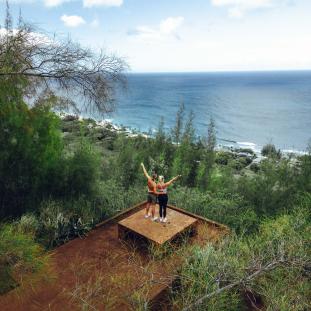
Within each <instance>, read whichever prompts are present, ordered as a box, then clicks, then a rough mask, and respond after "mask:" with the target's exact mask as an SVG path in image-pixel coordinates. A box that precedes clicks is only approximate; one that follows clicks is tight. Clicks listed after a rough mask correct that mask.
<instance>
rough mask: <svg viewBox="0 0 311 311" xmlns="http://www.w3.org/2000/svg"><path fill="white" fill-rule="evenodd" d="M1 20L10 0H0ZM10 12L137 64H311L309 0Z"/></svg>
mask: <svg viewBox="0 0 311 311" xmlns="http://www.w3.org/2000/svg"><path fill="white" fill-rule="evenodd" d="M0 1H1V2H0V24H2V25H3V19H4V15H5V2H4V0H0ZM9 4H10V7H11V11H12V15H13V16H15V18H17V17H18V12H19V10H20V9H21V12H22V16H23V18H24V20H26V21H28V22H31V23H33V24H35V25H36V26H37V27H38V29H41V30H43V31H44V32H46V33H48V34H50V35H52V34H54V33H56V34H57V35H58V36H60V37H61V36H68V35H69V36H70V37H71V38H72V39H74V40H76V41H79V42H80V43H81V44H82V45H83V46H86V47H91V48H92V49H94V50H96V51H97V50H100V49H102V48H103V49H104V50H105V51H107V53H115V54H116V55H118V56H120V57H123V58H124V59H125V60H126V61H127V63H128V64H129V66H130V70H131V72H206V71H249V70H250V71H252V70H309V69H311V0H10V1H9Z"/></svg>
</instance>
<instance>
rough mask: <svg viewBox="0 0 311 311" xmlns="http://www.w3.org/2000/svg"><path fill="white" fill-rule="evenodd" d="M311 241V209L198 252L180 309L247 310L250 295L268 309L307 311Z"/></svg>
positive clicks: (186, 274) (187, 271) (187, 269)
mask: <svg viewBox="0 0 311 311" xmlns="http://www.w3.org/2000/svg"><path fill="white" fill-rule="evenodd" d="M310 238H311V232H310V210H308V209H306V208H304V207H302V208H298V209H296V210H295V211H294V212H293V213H292V214H287V215H282V216H279V217H277V218H276V219H275V220H272V219H270V220H266V221H264V222H263V223H262V224H261V225H260V228H259V233H258V234H257V235H252V236H236V235H232V236H229V237H227V238H226V239H224V240H223V241H221V242H220V243H219V244H218V245H216V246H215V245H207V246H206V247H204V248H203V249H201V248H197V249H196V250H195V251H194V253H193V255H192V256H191V257H190V258H189V259H188V260H187V262H186V264H185V266H184V267H183V269H182V271H181V294H180V295H178V296H177V298H176V297H175V299H176V300H175V304H176V305H178V306H180V308H181V309H182V308H184V310H190V309H192V310H207V309H208V310H237V309H239V310H243V306H244V305H245V299H247V296H246V295H248V296H251V297H252V299H248V300H249V301H248V302H249V303H253V304H255V305H256V304H257V306H258V305H260V304H263V305H264V306H265V307H266V309H267V310H275V306H278V310H284V311H285V310H295V311H298V310H301V311H303V310H307V309H308V307H310V305H309V300H308V297H310V295H309V294H310V293H311V286H310V277H311V275H310V270H309V269H310V264H311V262H310V244H308V241H310ZM308 293H309V294H308ZM202 297H203V299H201V298H202ZM255 297H257V300H256V299H255ZM200 299H201V300H200ZM188 306H191V307H189V308H188Z"/></svg>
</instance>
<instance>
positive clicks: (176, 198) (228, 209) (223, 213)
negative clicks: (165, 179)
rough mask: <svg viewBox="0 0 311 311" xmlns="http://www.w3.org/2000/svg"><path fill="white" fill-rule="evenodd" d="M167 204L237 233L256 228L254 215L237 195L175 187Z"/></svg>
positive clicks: (256, 220)
mask: <svg viewBox="0 0 311 311" xmlns="http://www.w3.org/2000/svg"><path fill="white" fill-rule="evenodd" d="M169 203H171V204H174V205H176V206H178V207H181V208H184V209H186V210H189V211H190V212H192V213H195V214H198V215H201V216H203V217H206V218H209V219H212V220H214V221H217V222H220V223H222V224H226V225H228V226H229V227H230V228H231V229H235V230H236V231H237V232H252V231H254V230H256V228H257V226H258V224H257V223H258V219H257V215H256V213H255V212H254V211H253V210H252V209H251V208H250V207H249V206H248V205H246V203H245V202H244V201H243V198H242V197H240V196H238V195H231V194H225V193H221V192H218V193H215V194H212V193H204V192H201V191H199V190H197V189H189V188H186V187H177V188H175V189H174V190H172V191H171V193H170V202H169Z"/></svg>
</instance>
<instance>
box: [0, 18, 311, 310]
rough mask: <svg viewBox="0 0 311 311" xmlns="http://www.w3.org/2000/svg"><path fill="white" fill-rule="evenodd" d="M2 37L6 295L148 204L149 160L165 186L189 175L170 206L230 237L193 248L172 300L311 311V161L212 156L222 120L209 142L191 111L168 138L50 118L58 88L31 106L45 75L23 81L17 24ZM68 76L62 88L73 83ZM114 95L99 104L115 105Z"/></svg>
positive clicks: (0, 158)
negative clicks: (53, 251)
mask: <svg viewBox="0 0 311 311" xmlns="http://www.w3.org/2000/svg"><path fill="white" fill-rule="evenodd" d="M6 29H7V30H8V33H9V35H8V36H7V37H6V39H7V41H5V42H4V41H3V42H4V43H3V46H2V45H1V48H3V51H4V52H3V53H0V64H2V66H1V67H0V133H1V134H0V146H1V148H0V176H1V179H0V220H1V222H2V225H1V227H0V280H1V281H0V293H4V292H6V291H8V290H9V289H11V288H13V287H15V286H17V284H18V283H19V282H20V280H21V279H23V278H24V275H30V274H33V273H34V272H39V271H42V270H44V269H47V266H48V256H46V255H45V254H46V253H44V251H43V249H44V248H46V249H50V248H53V247H55V246H57V245H60V244H62V243H65V242H66V241H68V240H69V239H72V238H74V237H77V236H83V235H84V234H85V233H86V232H87V231H89V230H90V229H92V228H93V227H94V226H95V224H97V223H99V222H100V221H102V220H104V219H106V218H108V217H110V216H112V215H114V214H116V213H117V212H119V211H121V210H122V209H125V208H127V207H129V206H131V205H133V204H135V203H137V202H139V201H142V200H144V198H145V193H144V189H145V187H146V185H145V182H146V181H145V178H144V176H143V174H142V172H141V170H140V166H139V164H140V163H141V162H144V163H145V164H146V167H148V168H149V169H150V171H151V170H156V171H157V172H158V173H159V174H160V173H161V174H163V175H164V176H165V177H166V178H170V177H171V176H174V175H177V174H181V175H182V178H181V180H180V181H179V182H178V183H177V184H174V185H173V186H172V189H171V190H170V203H171V204H175V205H177V206H179V207H181V208H184V209H187V210H189V211H191V212H194V213H196V214H199V215H202V216H204V217H208V218H211V219H213V220H215V221H218V222H220V223H223V224H226V225H228V226H229V227H230V228H231V231H232V232H231V234H230V235H229V236H227V237H226V238H225V239H224V240H223V241H221V242H220V243H218V244H217V245H206V246H205V247H201V248H200V249H194V250H193V252H192V255H191V256H190V257H189V259H188V260H187V262H186V264H185V266H184V267H183V268H182V269H181V271H180V277H181V281H180V283H181V284H180V290H179V292H177V293H176V292H175V293H172V297H171V298H172V301H173V304H175V305H176V306H178V308H179V309H180V308H181V309H182V308H187V306H190V307H191V308H193V309H197V310H206V309H208V310H243V308H244V309H245V308H246V305H247V304H253V305H255V306H256V308H257V307H258V308H259V307H260V305H261V304H262V305H263V306H264V307H265V308H266V309H267V310H275V309H274V306H276V305H277V306H278V310H307V309H308V301H307V297H308V296H309V295H308V294H310V259H309V258H310V248H309V247H310V246H309V244H310V243H309V244H308V243H307V242H308V241H310V206H311V154H307V155H304V156H299V157H298V156H297V157H295V158H291V157H290V158H284V157H282V155H281V153H280V152H279V151H277V150H276V148H275V146H273V145H271V144H268V145H267V146H265V147H264V148H263V151H262V154H263V155H265V156H267V157H266V158H265V159H264V160H263V161H261V162H260V163H252V161H253V159H254V157H256V155H254V153H253V152H252V151H250V150H236V151H234V152H229V151H216V150H215V148H216V138H215V123H214V121H213V120H212V119H211V120H210V123H209V126H208V128H207V129H206V137H200V138H199V137H197V136H196V133H195V129H194V120H195V116H194V114H193V112H190V114H189V115H188V116H185V112H184V107H183V104H181V106H180V108H179V110H178V111H177V115H176V123H175V126H174V127H173V129H171V130H170V131H167V132H165V131H164V128H165V127H164V121H163V119H162V120H159V127H158V131H157V133H156V135H155V136H154V137H146V136H144V135H141V134H139V133H138V134H137V135H128V134H127V132H126V131H117V130H115V129H114V128H113V126H111V125H110V126H98V125H97V123H96V122H95V121H94V120H91V119H88V120H79V119H77V118H75V117H66V118H64V119H60V118H59V117H58V116H57V115H56V114H55V112H54V111H55V107H56V106H58V104H59V102H62V103H63V101H61V100H60V98H59V97H58V96H57V95H56V94H54V93H53V92H51V90H50V89H49V90H47V92H45V93H44V96H40V97H39V99H37V100H36V101H35V103H34V104H32V105H30V103H29V102H27V100H26V98H27V96H26V95H27V94H29V91H30V89H36V92H35V93H36V94H37V93H38V92H39V89H40V88H39V87H38V86H37V85H38V83H39V82H38V80H37V79H39V81H41V80H40V79H41V78H42V77H41V76H40V75H38V74H37V73H36V72H35V73H34V74H35V77H36V78H34V79H31V78H29V77H28V76H25V75H24V74H23V72H27V70H29V68H28V69H27V68H26V69H25V68H24V66H25V64H24V63H23V62H22V61H21V62H20V63H19V62H18V61H16V60H17V59H18V58H16V54H15V53H19V50H18V49H17V47H21V46H20V45H17V46H15V45H14V44H15V43H16V42H15V41H14V38H15V37H14V35H13V33H12V31H11V30H12V26H11V24H10V17H9V16H8V17H7V23H6ZM22 30H23V31H24V30H26V31H28V33H29V29H28V28H22ZM19 35H20V36H21V37H20V39H25V37H23V36H22V35H23V33H22V32H21V33H20V34H19ZM14 42H15V43H14ZM18 42H20V41H18ZM8 43H10V44H9V46H8ZM11 43H12V44H13V45H12V46H13V47H14V48H12V46H11ZM16 44H17V43H16ZM18 44H19V43H18ZM23 44H25V42H22V46H23ZM26 47H28V46H27V45H26ZM79 49H80V48H79ZM79 51H80V50H79ZM73 55H74V54H73ZM73 55H71V56H72V57H74V56H73ZM19 56H21V57H22V59H23V55H22V54H19ZM30 59H31V58H30ZM33 61H35V60H33ZM75 62H78V60H76V59H73V62H72V64H75ZM53 64H54V65H55V63H53V62H52V63H51V64H50V65H51V66H52V68H53ZM76 64H77V63H76ZM77 66H78V65H77ZM78 67H79V66H78ZM23 68H24V69H23ZM33 68H35V67H32V69H33ZM79 68H80V67H79ZM82 69H83V68H82ZM82 69H81V68H80V70H82ZM23 70H24V71H23ZM33 70H34V69H33ZM12 71H14V72H17V73H18V74H14V75H12ZM28 72H29V71H28ZM79 72H80V71H78V73H79ZM36 74H37V75H36ZM54 78H55V79H57V77H54ZM67 78H68V79H67V80H64V81H61V83H65V82H66V83H69V82H70V79H71V78H70V76H69V77H67ZM84 78H85V77H84ZM44 81H45V80H44ZM41 82H42V81H41ZM45 82H47V81H45ZM100 82H101V80H99V83H100ZM42 83H43V82H42ZM90 83H91V82H90ZM39 85H40V86H42V84H40V83H39ZM93 86H94V85H93ZM94 87H95V86H94ZM110 87H111V86H110V85H109V87H108V90H107V92H110V91H111V88H110ZM82 89H83V87H82ZM109 94H110V93H109ZM109 94H108V95H109ZM95 95H96V92H95ZM108 95H107V94H102V96H104V97H101V98H100V99H101V100H104V101H105V100H110V99H111V98H110V95H109V96H108ZM105 96H108V97H105ZM93 100H94V103H93V104H95V106H96V105H98V104H100V102H98V101H97V99H96V97H95V98H93ZM101 107H102V106H101ZM102 108H103V107H102ZM240 153H246V154H248V155H246V156H245V154H242V155H241V154H240ZM101 281H102V280H98V282H97V281H96V282H97V283H96V284H97V285H98V286H99V287H100V282H101ZM89 291H90V288H89V287H88V286H86V287H83V286H81V287H78V288H77V293H80V295H82V296H83V295H85V296H87V297H88V296H89V295H92V293H89ZM81 293H82V294H81ZM77 295H78V294H77ZM134 296H135V295H134ZM134 296H133V300H135V301H136V302H137V304H139V303H142V301H141V297H140V295H138V294H137V295H136V296H137V297H136V296H135V297H134ZM83 297H84V296H83Z"/></svg>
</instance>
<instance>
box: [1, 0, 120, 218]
mask: <svg viewBox="0 0 311 311" xmlns="http://www.w3.org/2000/svg"><path fill="white" fill-rule="evenodd" d="M4 25H5V28H4V29H2V31H1V32H0V146H1V148H0V176H1V178H0V218H2V217H10V216H18V215H20V214H22V213H23V212H25V210H27V209H32V210H35V209H36V208H37V207H38V206H39V202H40V200H42V199H43V198H44V195H45V196H50V195H54V194H55V192H59V191H58V190H57V189H59V188H60V187H57V185H58V184H61V183H64V184H65V185H66V180H68V182H69V181H70V180H71V181H73V183H72V185H71V191H70V193H72V194H80V193H81V191H84V192H85V190H87V192H89V193H90V192H92V191H91V190H93V188H94V187H93V183H92V180H91V179H93V180H95V179H96V178H95V177H96V174H97V168H95V170H94V164H96V161H95V160H96V159H95V157H93V155H92V154H91V153H90V152H87V150H86V149H83V150H81V152H80V153H79V152H76V153H75V156H74V157H73V159H72V161H71V164H72V165H71V166H69V168H68V170H67V169H65V168H66V167H65V166H64V165H65V164H66V163H67V162H66V161H63V144H62V139H61V134H60V131H59V118H57V116H56V115H55V114H54V113H52V112H51V108H55V107H60V108H61V109H63V108H64V107H69V106H70V107H75V108H76V109H78V108H80V107H78V106H77V105H76V103H75V101H74V100H73V99H77V100H80V99H81V100H84V107H82V109H83V108H85V109H90V110H97V111H98V112H100V113H105V112H108V111H110V110H112V109H113V90H114V87H115V86H116V83H118V82H122V81H123V79H124V77H123V74H122V73H123V70H124V69H125V68H126V64H125V63H124V61H123V60H122V59H120V58H117V57H115V56H108V55H106V54H103V53H102V54H100V55H99V56H97V55H96V54H95V53H93V52H91V51H90V50H89V49H85V48H82V47H80V46H79V44H76V43H74V42H72V41H71V40H70V39H66V40H58V39H57V38H56V37H55V36H54V37H53V38H48V37H47V36H45V35H43V34H42V33H39V32H36V29H34V28H33V27H32V26H30V25H27V24H25V23H24V22H23V20H22V18H21V17H20V18H19V22H18V25H17V28H16V29H14V28H13V21H12V17H11V15H10V11H9V6H8V3H7V14H6V19H5V22H4ZM78 110H79V109H78ZM93 160H94V161H93ZM86 173H87V176H88V185H89V187H88V186H87V187H85V185H84V187H83V186H81V184H83V176H84V177H85V176H86V175H85V174H86ZM64 174H67V175H68V176H65V175H64ZM58 177H59V178H61V179H62V180H61V182H60V181H59V180H58ZM81 189H82V190H81ZM89 190H90V191H89Z"/></svg>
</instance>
